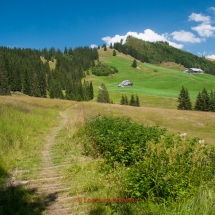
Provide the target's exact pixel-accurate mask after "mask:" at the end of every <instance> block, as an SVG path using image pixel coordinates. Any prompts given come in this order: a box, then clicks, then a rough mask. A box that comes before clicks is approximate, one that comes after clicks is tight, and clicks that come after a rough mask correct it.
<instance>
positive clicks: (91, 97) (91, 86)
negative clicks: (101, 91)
mask: <svg viewBox="0 0 215 215" xmlns="http://www.w3.org/2000/svg"><path fill="white" fill-rule="evenodd" d="M89 91H90V92H89V97H90V99H91V100H92V99H93V98H94V91H93V83H92V81H91V82H90V88H89Z"/></svg>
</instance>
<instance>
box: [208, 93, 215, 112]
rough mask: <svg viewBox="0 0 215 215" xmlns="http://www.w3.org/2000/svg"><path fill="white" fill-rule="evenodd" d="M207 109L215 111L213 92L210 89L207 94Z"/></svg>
mask: <svg viewBox="0 0 215 215" xmlns="http://www.w3.org/2000/svg"><path fill="white" fill-rule="evenodd" d="M209 111H212V112H215V93H214V92H213V91H212V90H211V92H210V95H209Z"/></svg>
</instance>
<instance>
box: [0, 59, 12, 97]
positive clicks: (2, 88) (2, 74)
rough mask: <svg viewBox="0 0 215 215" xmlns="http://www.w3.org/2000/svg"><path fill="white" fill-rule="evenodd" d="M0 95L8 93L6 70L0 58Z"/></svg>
mask: <svg viewBox="0 0 215 215" xmlns="http://www.w3.org/2000/svg"><path fill="white" fill-rule="evenodd" d="M0 95H10V88H9V84H8V79H7V72H6V70H5V69H4V66H3V64H2V62H1V60H0Z"/></svg>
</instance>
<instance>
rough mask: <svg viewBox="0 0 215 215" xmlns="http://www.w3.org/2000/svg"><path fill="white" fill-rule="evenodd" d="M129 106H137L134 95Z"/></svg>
mask: <svg viewBox="0 0 215 215" xmlns="http://www.w3.org/2000/svg"><path fill="white" fill-rule="evenodd" d="M129 105H130V106H136V101H135V99H134V95H133V94H132V95H131V99H130V102H129Z"/></svg>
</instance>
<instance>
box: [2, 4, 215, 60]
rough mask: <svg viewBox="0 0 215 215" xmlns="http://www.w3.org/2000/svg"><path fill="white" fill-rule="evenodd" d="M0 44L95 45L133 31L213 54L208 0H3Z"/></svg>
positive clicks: (214, 27)
mask: <svg viewBox="0 0 215 215" xmlns="http://www.w3.org/2000/svg"><path fill="white" fill-rule="evenodd" d="M0 9H1V10H0V46H8V47H22V48H35V49H42V48H45V47H46V48H51V47H52V46H53V47H55V48H60V49H62V50H63V49H64V47H65V46H67V47H72V48H75V47H77V46H92V47H93V46H95V45H102V44H103V43H107V45H109V44H110V42H112V43H113V42H117V41H120V40H121V39H123V40H125V38H126V37H127V35H133V36H135V37H138V38H142V39H144V40H147V41H157V40H163V41H168V42H169V43H170V45H172V46H174V47H177V48H180V49H183V50H186V51H189V52H192V53H194V54H196V55H202V54H203V55H205V56H209V57H211V58H214V59H215V2H214V0H213V1H212V0H204V1H200V0H199V1H198V0H195V1H194V0H186V1H185V0H180V1H174V0H162V1H159V0H154V1H145V0H123V1H116V0H115V1H113V0H109V1H98V0H97V1H96V0H85V1H84V0H76V1H74V0H70V1H69V0H61V1H60V0H55V1H50V0H43V1H42V0H19V1H14V0H7V1H1V2H0Z"/></svg>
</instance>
